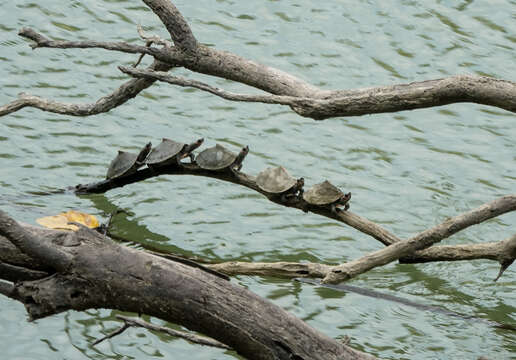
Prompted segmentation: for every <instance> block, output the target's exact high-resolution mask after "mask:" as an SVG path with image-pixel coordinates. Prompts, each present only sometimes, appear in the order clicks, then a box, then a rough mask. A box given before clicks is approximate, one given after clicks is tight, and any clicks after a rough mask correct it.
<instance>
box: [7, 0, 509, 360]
mask: <svg viewBox="0 0 516 360" xmlns="http://www.w3.org/2000/svg"><path fill="white" fill-rule="evenodd" d="M376 3H378V4H376ZM419 3H420V2H415V1H385V2H373V1H337V0H328V1H321V2H296V1H292V0H287V1H281V2H280V1H259V2H253V3H248V2H244V1H223V0H219V1H195V2H188V1H178V2H176V5H177V6H178V7H179V9H180V10H181V11H182V12H183V14H184V15H185V17H186V18H187V19H188V21H189V22H190V24H191V26H192V28H193V31H194V33H195V35H196V36H197V38H198V39H199V41H201V42H202V43H205V44H210V45H213V46H216V47H217V48H218V49H221V50H222V49H223V50H229V51H232V52H234V53H237V54H239V55H241V56H245V57H248V58H251V59H253V60H255V61H259V62H262V63H265V64H268V65H271V66H274V67H277V68H280V69H282V70H285V71H288V72H290V73H292V74H295V75H296V76H298V77H301V78H303V79H305V80H307V81H310V82H312V83H314V84H316V85H318V86H321V87H323V88H327V89H337V88H341V89H349V88H358V87H369V86H375V85H387V84H394V83H400V82H411V81H420V80H426V79H433V78H439V77H444V76H448V75H455V74H465V73H468V74H480V75H489V76H494V77H497V78H504V79H508V80H512V81H516V77H515V75H516V62H515V56H514V53H515V48H516V26H515V25H514V24H515V20H516V1H514V0H500V1H489V2H488V1H476V2H473V1H462V2H459V1H425V2H421V3H422V4H419ZM137 24H142V25H144V26H145V27H146V29H147V31H148V32H149V33H157V34H160V35H161V36H165V35H166V33H165V31H164V28H163V27H162V26H161V24H160V23H159V20H158V19H157V18H156V17H155V16H154V14H153V13H152V12H150V11H149V10H148V9H147V8H146V7H145V6H144V5H143V3H142V2H140V1H136V0H135V1H120V0H119V1H114V0H104V1H92V0H87V1H56V0H47V1H39V2H30V1H22V0H15V1H5V0H4V1H0V103H2V104H3V103H6V102H8V101H11V100H13V99H15V97H16V94H17V93H19V92H21V91H26V92H30V93H33V94H37V95H42V96H45V97H48V98H51V99H57V100H61V101H65V102H92V101H95V100H96V99H97V98H98V97H100V96H102V95H104V94H106V93H107V92H108V91H112V90H113V89H115V88H116V87H118V86H119V85H120V84H121V83H122V82H123V81H125V80H126V79H127V78H126V77H125V76H123V75H122V74H121V73H120V72H119V71H118V70H117V69H116V66H117V65H119V64H123V65H129V64H131V63H133V62H134V61H135V59H136V56H133V55H125V54H118V53H110V52H107V51H103V50H91V49H90V50H59V49H38V50H36V51H32V50H31V49H30V47H29V46H28V43H27V41H25V40H23V39H21V38H20V37H18V36H17V31H18V29H20V28H21V27H23V26H31V27H33V28H35V29H36V30H38V31H41V32H42V33H44V34H46V35H47V36H49V37H52V38H55V39H70V40H80V39H87V38H91V39H98V40H111V41H119V40H123V41H130V42H134V43H140V42H139V40H138V36H137V33H136V25H137ZM149 61H150V59H146V60H145V61H144V62H145V63H146V64H148V63H149ZM177 73H178V74H182V75H185V76H188V77H190V78H192V79H198V80H204V81H207V82H209V83H210V84H213V85H215V86H219V87H223V88H225V89H228V90H233V91H242V92H257V91H255V90H254V89H248V88H246V87H244V86H243V85H239V84H233V83H231V82H229V81H225V80H221V79H214V78H208V77H206V76H202V75H198V74H191V73H189V72H187V71H178V72H177ZM515 120H516V116H515V115H514V114H512V113H508V112H505V111H502V110H498V109H495V108H490V107H486V106H480V105H474V104H458V105H451V106H446V107H442V108H434V109H427V110H417V111H411V112H401V113H396V114H380V115H373V116H364V117H356V118H338V119H329V120H326V121H323V122H315V121H313V120H310V119H304V118H301V117H299V116H297V115H296V114H294V113H293V112H292V111H289V110H288V109H287V108H284V107H280V106H272V105H263V104H244V103H232V102H228V101H225V100H222V99H219V98H216V97H214V96H212V95H209V94H206V93H202V92H200V91H196V90H190V89H181V88H177V87H172V86H170V85H165V84H159V85H155V86H153V87H152V88H150V89H148V90H147V91H145V92H144V93H143V94H142V95H141V96H139V97H138V98H136V99H134V100H132V101H131V102H130V103H128V104H125V105H124V106H122V107H119V108H117V109H115V110H113V111H111V112H110V113H108V114H102V115H98V116H92V117H87V118H74V117H70V116H62V115H55V114H49V113H44V112H41V111H39V110H35V109H28V108H26V109H23V110H22V111H20V112H17V113H15V114H11V115H9V116H6V117H3V118H1V119H0V145H1V147H0V165H1V166H0V174H1V176H0V187H1V191H0V207H1V209H2V210H5V211H7V212H8V213H9V214H11V215H12V216H14V217H15V218H16V219H18V220H21V221H26V222H29V223H34V221H35V219H36V218H38V217H41V216H44V215H48V214H54V213H57V212H60V211H63V210H67V209H80V210H83V211H87V212H89V213H93V214H95V215H97V216H98V217H100V218H101V219H106V218H107V215H108V214H109V213H110V212H112V211H113V210H114V209H124V210H127V211H128V212H129V214H128V215H120V216H118V217H117V218H116V219H115V223H114V228H113V231H114V232H115V233H116V234H117V235H119V236H124V237H126V238H128V239H130V240H131V241H133V242H134V244H135V245H134V246H138V245H137V244H138V243H147V244H152V245H154V246H157V247H160V248H163V249H169V250H171V251H175V252H181V253H185V254H196V255H198V256H202V257H204V258H206V259H209V260H213V261H220V260H235V259H237V260H245V261H281V260H288V261H318V262H324V263H335V262H342V261H346V260H351V259H355V258H357V257H359V256H361V255H363V254H365V253H367V252H370V251H373V250H377V249H380V248H381V244H380V243H378V242H377V241H375V240H374V239H372V238H370V237H368V236H366V235H363V234H361V233H359V232H357V231H355V230H354V229H352V228H349V227H347V226H345V225H342V224H339V223H335V222H333V221H331V220H328V219H326V218H322V217H319V216H316V215H314V214H304V213H302V212H300V211H295V210H292V209H286V208H283V207H279V206H277V205H275V204H273V203H270V202H268V201H266V199H265V198H263V197H262V196H260V195H257V194H255V193H253V192H251V191H249V190H247V189H245V188H241V187H238V186H235V185H232V184H228V183H223V182H218V181H216V180H212V179H202V178H197V177H195V178H193V177H162V178H158V179H153V180H149V181H146V182H144V183H140V184H134V185H130V186H127V187H125V188H123V189H117V190H114V191H111V192H108V193H106V194H103V195H91V196H81V197H77V196H74V195H70V194H67V195H55V196H38V195H35V194H37V193H38V192H41V191H48V190H53V189H57V188H62V187H64V186H68V185H75V184H78V183H87V182H92V181H96V180H100V179H102V178H103V176H104V174H105V172H106V167H107V165H108V164H109V161H110V160H111V159H112V158H113V156H114V155H115V154H116V151H117V150H118V149H124V150H135V149H137V148H139V147H141V146H142V145H143V144H145V143H146V142H147V141H149V140H152V141H153V142H154V143H155V144H157V143H158V142H159V140H160V139H161V137H163V136H166V137H172V138H174V139H177V140H182V141H186V142H188V141H193V140H195V139H197V138H199V137H204V138H205V139H206V145H208V146H211V145H213V144H215V142H219V143H223V144H227V145H228V146H233V148H234V149H235V148H236V147H240V146H243V145H246V144H249V146H250V148H251V153H250V155H249V156H248V158H247V159H246V161H245V165H244V171H246V172H249V173H251V174H256V173H258V172H259V171H260V170H262V169H264V168H265V167H267V166H271V165H283V166H285V167H286V168H287V169H288V170H289V171H290V173H292V174H294V175H295V176H304V177H305V179H306V183H307V184H308V185H311V184H313V183H315V182H320V181H322V180H324V179H328V180H330V181H331V182H333V183H334V184H336V185H338V186H340V187H341V188H343V189H344V190H345V191H351V192H352V193H353V199H352V202H351V210H352V211H354V212H356V213H358V214H359V215H362V216H364V217H366V218H368V219H370V220H372V221H375V222H378V223H379V224H381V225H382V226H384V227H385V228H387V229H388V230H390V231H392V232H393V233H394V234H396V235H397V236H399V237H401V238H406V237H409V236H411V235H413V234H415V233H417V232H419V231H422V230H424V229H426V228H428V227H430V226H432V225H434V224H437V223H439V222H441V221H443V220H444V219H445V218H446V217H449V216H453V215H456V214H458V213H461V212H464V211H467V210H469V209H471V208H474V207H476V206H478V205H480V204H482V203H484V202H487V201H490V200H492V199H494V198H496V197H499V196H501V195H504V194H510V193H515V192H516V140H515V139H516V127H515ZM515 223H516V214H509V215H504V216H502V217H500V218H497V219H495V220H492V221H489V222H487V223H485V224H482V225H480V226H476V227H473V228H471V229H469V230H467V231H463V232H461V233H460V234H458V235H456V236H454V237H452V238H451V239H448V240H447V241H446V243H447V244H462V243H480V242H485V241H498V240H502V239H504V238H506V237H508V236H510V235H512V234H513V233H514V231H515V230H516V228H515V226H514V224H515ZM497 271H498V265H497V264H496V263H494V262H492V261H472V262H458V263H431V264H419V265H398V264H391V265H388V266H386V267H383V268H380V269H376V270H374V271H371V272H369V273H367V274H364V275H362V276H360V277H358V278H357V279H355V280H353V281H352V282H351V284H353V285H358V286H363V287H367V288H371V289H377V290H381V291H384V292H387V293H390V294H395V295H398V296H402V297H405V298H407V299H410V300H412V301H417V302H422V303H426V304H430V305H436V306H442V307H444V308H447V309H449V310H453V311H457V312H461V313H467V314H472V315H476V316H478V317H481V318H485V319H489V320H496V321H501V322H508V323H515V322H516V314H515V311H516V291H515V290H516V281H515V280H514V277H515V275H516V272H515V271H514V269H513V268H510V269H509V270H508V271H507V272H506V274H505V275H504V276H503V277H502V278H501V280H499V281H498V282H497V283H493V282H492V279H493V278H494V277H495V276H496V273H497ZM233 281H234V282H235V283H239V284H241V285H243V286H245V287H247V288H249V289H250V290H252V291H255V292H256V293H258V294H259V295H261V296H264V297H266V298H268V299H270V300H271V301H273V302H274V303H275V304H277V305H279V306H282V307H283V308H285V309H286V310H288V311H290V312H292V313H293V314H295V315H296V316H298V317H300V318H302V319H304V320H306V321H307V322H308V323H309V324H310V325H312V326H314V327H315V328H317V329H319V330H321V331H322V332H324V333H326V334H328V335H330V336H332V337H343V336H344V335H347V336H350V337H351V344H352V345H353V346H355V347H357V348H359V349H362V350H364V351H366V352H369V353H372V354H374V355H376V356H379V357H382V358H389V359H452V358H454V359H476V357H478V356H479V355H487V356H489V358H490V359H509V358H516V355H514V354H515V352H516V335H515V334H514V333H508V332H507V331H503V330H495V329H493V328H490V327H488V326H487V325H486V324H484V323H482V322H480V321H465V320H462V319H457V318H450V317H447V316H446V315H443V314H437V313H428V312H423V311H421V310H417V309H413V308H409V307H406V306H404V305H401V304H396V303H392V302H387V301H382V300H375V299H371V298H366V297H363V296H361V295H357V294H351V293H339V292H336V291H333V290H329V289H319V288H314V287H313V286H311V285H308V284H299V283H294V282H291V281H288V280H282V279H274V278H260V277H247V276H241V277H236V278H234V280H233ZM0 306H1V308H2V311H0V347H1V348H2V351H3V353H2V356H0V357H1V358H5V359H24V360H25V359H67V360H71V359H156V358H167V359H181V358H188V359H191V360H194V359H231V358H235V355H233V354H231V353H225V352H224V351H221V350H214V349H211V348H206V347H200V346H195V345H190V344H188V343H186V342H185V341H183V340H175V339H170V338H168V337H164V336H162V335H159V334H153V333H150V332H148V331H144V330H139V329H131V330H129V331H127V332H126V333H124V334H123V335H121V336H118V337H116V338H114V339H113V340H111V341H106V342H105V343H103V344H101V345H99V346H97V347H92V346H91V345H90V344H91V343H92V341H93V340H94V339H96V338H98V337H101V336H102V334H105V333H107V332H109V331H111V330H113V329H115V328H117V327H118V326H119V323H118V322H117V321H116V320H115V319H114V315H115V314H116V313H115V312H113V311H110V310H90V311H86V312H80V313H79V312H67V313H64V314H60V315H57V316H53V317H50V318H47V319H43V320H39V321H36V322H33V323H28V322H27V321H26V313H25V311H24V309H23V306H21V305H20V304H17V303H14V302H13V301H10V300H7V299H6V298H3V297H1V298H0ZM153 321H155V322H157V323H160V321H159V320H156V319H154V320H153Z"/></svg>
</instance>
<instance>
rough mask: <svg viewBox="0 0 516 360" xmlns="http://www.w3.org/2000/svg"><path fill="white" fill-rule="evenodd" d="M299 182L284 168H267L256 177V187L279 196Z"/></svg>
mask: <svg viewBox="0 0 516 360" xmlns="http://www.w3.org/2000/svg"><path fill="white" fill-rule="evenodd" d="M296 183H297V180H296V179H294V178H293V177H292V176H290V175H289V173H288V172H287V170H285V168H284V167H283V166H278V167H275V168H271V167H270V168H267V169H265V170H263V171H262V172H261V173H259V174H258V176H257V177H256V185H258V187H259V188H260V189H262V190H264V191H267V192H269V193H272V194H279V193H282V192H285V191H287V190H289V189H291V188H292V187H293V186H294V185H296Z"/></svg>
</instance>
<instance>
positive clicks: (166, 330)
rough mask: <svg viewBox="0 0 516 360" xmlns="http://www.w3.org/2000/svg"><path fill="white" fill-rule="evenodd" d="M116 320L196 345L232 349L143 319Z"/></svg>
mask: <svg viewBox="0 0 516 360" xmlns="http://www.w3.org/2000/svg"><path fill="white" fill-rule="evenodd" d="M116 318H117V319H120V320H123V321H124V322H125V323H126V324H128V325H129V326H137V327H142V328H145V329H148V330H152V331H159V332H162V333H165V334H168V335H171V336H175V337H178V338H181V339H185V340H188V341H190V342H192V343H195V344H200V345H206V346H212V347H217V348H220V349H227V350H230V349H231V348H230V347H229V346H227V345H225V344H223V343H221V342H218V341H216V340H213V339H210V338H207V337H206V336H199V335H196V334H192V333H189V332H186V331H178V330H174V329H171V328H168V327H165V326H158V325H155V324H152V323H150V322H147V321H143V320H142V319H139V318H134V317H128V316H123V315H116Z"/></svg>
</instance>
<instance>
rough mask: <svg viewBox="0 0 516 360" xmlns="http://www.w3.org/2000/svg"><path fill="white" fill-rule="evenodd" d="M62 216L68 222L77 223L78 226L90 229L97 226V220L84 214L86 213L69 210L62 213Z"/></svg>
mask: <svg viewBox="0 0 516 360" xmlns="http://www.w3.org/2000/svg"><path fill="white" fill-rule="evenodd" d="M60 215H61V214H60ZM62 215H64V216H66V218H67V219H68V221H73V222H77V223H79V224H83V225H84V226H87V227H89V228H91V229H93V228H96V227H98V226H99V221H98V220H97V218H96V217H95V216H93V215H90V214H86V213H83V212H79V211H75V210H70V211H67V212H65V213H62Z"/></svg>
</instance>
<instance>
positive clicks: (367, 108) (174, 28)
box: [0, 0, 516, 120]
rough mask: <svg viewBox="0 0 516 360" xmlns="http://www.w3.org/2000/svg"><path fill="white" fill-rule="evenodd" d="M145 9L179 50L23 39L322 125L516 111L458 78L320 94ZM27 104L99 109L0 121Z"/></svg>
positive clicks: (156, 6) (475, 79)
mask: <svg viewBox="0 0 516 360" xmlns="http://www.w3.org/2000/svg"><path fill="white" fill-rule="evenodd" d="M144 3H145V4H147V5H148V6H149V7H150V8H151V9H152V11H153V12H154V13H155V14H156V15H157V16H158V17H159V18H160V19H161V21H162V22H163V24H164V25H165V27H166V28H167V30H168V32H169V33H170V35H171V38H172V40H173V41H174V45H175V46H164V47H163V48H156V47H152V46H138V45H132V44H128V43H124V42H102V41H92V40H87V41H54V40H50V39H48V38H46V37H45V36H43V35H42V34H39V33H37V32H36V31H34V30H32V29H28V28H23V29H22V30H21V31H20V35H21V36H24V37H26V38H28V39H31V40H33V41H34V42H35V43H34V44H33V45H32V47H33V48H38V47H48V48H66V49H69V48H102V49H106V50H110V51H120V52H125V53H138V54H148V55H150V56H153V57H154V59H155V60H156V61H159V62H162V63H166V64H168V66H169V67H174V66H182V67H184V68H186V69H189V70H191V71H193V72H198V73H202V74H206V75H211V76H216V77H220V78H224V79H228V80H233V81H236V82H240V83H242V84H246V85H249V86H251V87H254V88H256V89H260V90H263V91H265V92H267V93H269V94H270V95H245V94H234V93H229V92H227V91H224V90H222V89H217V88H214V87H212V86H209V85H207V84H203V83H200V82H198V81H194V80H186V79H181V78H177V77H167V75H166V74H164V73H155V72H153V71H152V70H157V71H168V68H164V69H158V68H155V69H149V71H138V70H134V69H133V70H132V69H124V70H123V71H124V72H126V73H128V74H130V75H131V76H135V77H139V78H140V79H146V80H147V81H155V80H156V79H159V80H160V81H166V82H169V83H171V84H175V85H180V86H193V87H196V88H199V89H201V90H204V91H209V92H211V93H213V94H215V95H217V96H221V97H223V98H225V99H228V100H232V101H257V102H264V103H274V104H281V105H288V106H290V107H291V108H292V109H293V110H294V111H295V112H296V113H298V114H299V115H301V116H304V117H309V118H313V119H316V120H323V119H328V118H333V117H341V116H360V115H365V114H375V113H385V112H396V111H403V110H413V109H419V108H428V107H434V106H442V105H447V104H452V103H461V102H471V103H478V104H483V105H489V106H495V107H498V108H501V109H505V110H507V111H511V112H516V83H514V82H511V81H507V80H498V79H493V78H488V77H484V76H472V75H459V76H452V77H448V78H444V79H436V80H428V81H422V82H413V83H409V84H398V85H391V86H382V87H372V88H364V89H355V90H325V89H321V88H318V87H316V86H314V85H312V84H309V83H307V82H306V81H303V80H301V79H299V78H297V77H295V76H293V75H291V74H288V73H286V72H283V71H281V70H278V69H275V68H272V67H268V66H265V65H262V64H258V63H256V62H254V61H251V60H248V59H244V58H242V57H240V56H238V55H235V54H232V53H229V52H225V51H220V50H217V49H214V48H210V47H206V46H204V45H202V44H200V43H199V42H198V41H197V39H196V38H195V36H194V35H193V33H192V31H191V29H190V27H189V25H188V23H187V22H186V20H185V19H184V18H183V16H182V15H181V13H180V12H179V11H178V9H177V8H176V7H175V6H174V5H173V4H172V3H171V2H170V1H168V0H144ZM151 43H152V41H148V40H147V44H148V45H150V44H151ZM159 43H163V42H159ZM151 84H152V83H151ZM147 86H149V85H147ZM119 91H120V90H119ZM137 93H138V92H136V94H137ZM133 96H134V95H133ZM123 102H125V101H121V102H118V103H114V104H111V105H113V106H105V107H103V108H102V110H103V111H108V110H110V109H112V108H113V107H116V106H118V105H120V104H122V103H123ZM25 106H33V107H37V108H39V109H41V110H44V111H50V112H55V113H60V114H68V115H75V116H88V115H91V114H95V113H97V112H96V111H98V110H97V109H90V108H88V107H85V105H75V104H63V103H58V102H54V101H50V100H45V99H42V98H39V97H33V96H32V97H31V96H28V95H25V96H22V97H21V98H20V99H19V100H16V101H13V102H11V103H10V104H7V105H4V106H2V107H0V116H2V115H6V114H9V113H11V112H14V111H17V110H19V109H21V108H23V107H25Z"/></svg>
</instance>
